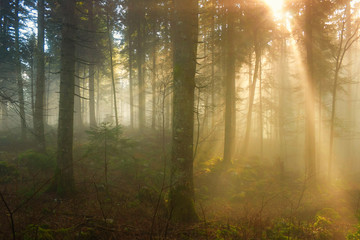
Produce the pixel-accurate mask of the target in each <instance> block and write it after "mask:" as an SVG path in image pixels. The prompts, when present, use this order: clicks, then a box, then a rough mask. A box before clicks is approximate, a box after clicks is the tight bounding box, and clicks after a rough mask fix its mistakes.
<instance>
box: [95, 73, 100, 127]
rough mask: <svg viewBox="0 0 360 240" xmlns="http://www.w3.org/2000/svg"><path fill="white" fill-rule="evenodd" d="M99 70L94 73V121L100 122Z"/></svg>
mask: <svg viewBox="0 0 360 240" xmlns="http://www.w3.org/2000/svg"><path fill="white" fill-rule="evenodd" d="M99 72H100V69H99V68H98V69H97V71H96V73H97V74H96V119H97V122H100V73H99Z"/></svg>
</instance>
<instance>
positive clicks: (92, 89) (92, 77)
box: [88, 0, 96, 127]
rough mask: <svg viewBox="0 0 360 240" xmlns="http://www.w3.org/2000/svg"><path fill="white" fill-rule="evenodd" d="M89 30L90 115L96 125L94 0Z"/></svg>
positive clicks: (90, 2) (91, 7)
mask: <svg viewBox="0 0 360 240" xmlns="http://www.w3.org/2000/svg"><path fill="white" fill-rule="evenodd" d="M88 11H89V12H88V14H89V20H88V30H89V32H90V34H91V35H90V40H89V41H90V45H91V46H90V49H89V51H90V63H89V110H90V111H89V115H90V127H95V126H96V117H95V64H94V60H95V55H94V51H95V50H94V48H95V47H96V44H95V41H96V40H95V22H94V1H93V0H88Z"/></svg>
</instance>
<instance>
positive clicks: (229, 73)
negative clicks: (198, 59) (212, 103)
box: [224, 0, 236, 164]
mask: <svg viewBox="0 0 360 240" xmlns="http://www.w3.org/2000/svg"><path fill="white" fill-rule="evenodd" d="M225 8H226V10H227V12H226V26H227V28H226V29H224V31H226V38H225V41H226V43H225V51H226V52H225V54H226V70H225V141H224V163H227V164H228V163H230V162H231V160H232V156H233V152H234V141H235V131H236V130H235V128H236V127H235V122H236V100H235V54H234V53H233V50H234V49H235V46H234V44H235V42H234V24H235V5H234V4H233V3H232V1H231V0H226V1H225Z"/></svg>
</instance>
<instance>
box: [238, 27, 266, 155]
mask: <svg viewBox="0 0 360 240" xmlns="http://www.w3.org/2000/svg"><path fill="white" fill-rule="evenodd" d="M254 46H255V69H254V75H253V78H252V82H251V83H249V84H250V85H249V108H248V113H247V118H246V130H245V138H244V143H243V147H242V151H241V155H242V157H246V156H247V154H248V148H249V141H250V132H251V123H252V112H253V106H254V97H255V90H256V82H257V78H258V73H259V65H260V59H261V50H260V48H261V46H260V45H259V43H258V39H257V36H256V33H255V40H254ZM250 64H251V63H250Z"/></svg>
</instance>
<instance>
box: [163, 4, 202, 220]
mask: <svg viewBox="0 0 360 240" xmlns="http://www.w3.org/2000/svg"><path fill="white" fill-rule="evenodd" d="M173 7H174V8H173V9H174V12H173V22H172V35H173V38H172V40H173V74H174V92H173V94H174V97H173V125H172V126H173V137H172V153H171V177H170V181H171V184H170V195H169V200H170V212H171V215H172V219H173V220H175V221H179V222H183V223H189V222H194V221H197V220H198V216H197V214H196V212H195V207H194V201H195V199H194V184H193V141H194V139H193V137H194V136H193V134H194V89H195V69H196V53H197V49H196V48H197V36H198V17H197V16H198V5H197V1H196V0H174V1H173Z"/></svg>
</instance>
